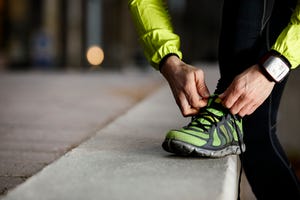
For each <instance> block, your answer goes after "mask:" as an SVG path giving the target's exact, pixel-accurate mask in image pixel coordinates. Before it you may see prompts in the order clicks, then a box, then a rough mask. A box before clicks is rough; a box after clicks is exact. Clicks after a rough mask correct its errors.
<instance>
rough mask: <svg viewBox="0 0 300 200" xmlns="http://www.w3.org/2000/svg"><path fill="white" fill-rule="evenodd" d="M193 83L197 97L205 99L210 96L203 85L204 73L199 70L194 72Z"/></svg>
mask: <svg viewBox="0 0 300 200" xmlns="http://www.w3.org/2000/svg"><path fill="white" fill-rule="evenodd" d="M195 83H196V88H197V92H198V93H199V95H200V96H201V97H202V98H204V99H207V98H208V97H209V96H210V93H209V90H208V88H207V86H206V84H205V79H204V73H203V71H202V70H200V69H198V70H197V71H196V72H195Z"/></svg>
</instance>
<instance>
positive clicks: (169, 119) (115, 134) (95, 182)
mask: <svg viewBox="0 0 300 200" xmlns="http://www.w3.org/2000/svg"><path fill="white" fill-rule="evenodd" d="M175 108H176V105H175V103H174V100H173V98H172V95H171V93H170V90H169V88H168V86H164V87H162V88H161V89H160V90H159V91H157V92H155V93H154V95H152V96H150V97H148V98H146V99H145V100H143V101H142V102H141V103H139V104H137V105H136V106H135V107H133V108H132V109H130V110H129V111H128V112H126V113H125V114H123V115H122V116H120V117H118V118H117V119H116V120H115V121H113V122H112V123H110V124H109V125H107V126H106V127H105V128H103V129H101V130H100V131H98V132H97V134H96V135H95V136H93V137H92V138H91V139H89V140H88V141H86V142H84V143H83V144H81V145H79V146H78V147H77V148H75V149H73V150H72V151H71V152H69V153H67V154H66V155H65V156H63V157H62V158H60V159H59V160H57V161H56V162H54V163H53V164H51V165H49V166H47V167H45V168H44V169H43V170H42V171H41V172H40V173H38V174H37V175H35V176H33V177H32V178H30V179H29V180H28V181H26V182H25V183H24V184H22V185H21V186H19V187H17V188H16V189H14V190H12V191H11V192H10V193H8V195H7V196H6V197H4V198H3V200H12V199H22V200H27V199H28V200H39V199H44V200H50V199H51V200H54V199H64V200H68V199H70V200H71V199H72V200H76V199H78V200H80V199H87V200H89V199H107V200H111V199H144V200H147V199H149V200H150V199H151V200H153V199H158V200H159V199H174V200H177V199H178V200H179V199H190V200H193V199H195V200H196V199H197V200H198V199H236V197H237V185H238V184H237V182H238V180H237V177H238V162H237V156H228V157H225V158H222V159H196V158H195V159H191V158H183V157H177V156H174V155H171V154H169V153H167V152H164V151H163V150H162V148H161V142H162V141H163V139H164V136H165V133H166V131H167V130H169V129H171V128H176V127H174V126H177V128H179V127H181V126H183V125H185V124H186V123H187V119H183V118H182V117H181V115H180V113H179V111H178V109H175Z"/></svg>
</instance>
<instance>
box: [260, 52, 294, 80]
mask: <svg viewBox="0 0 300 200" xmlns="http://www.w3.org/2000/svg"><path fill="white" fill-rule="evenodd" d="M264 67H265V69H266V71H267V72H268V74H270V76H271V77H272V78H273V79H274V80H275V81H276V82H280V81H281V80H282V79H283V78H284V77H285V76H286V75H287V74H288V73H289V71H290V68H289V67H288V66H287V64H286V63H285V62H284V61H283V60H282V59H281V58H279V57H275V56H270V57H269V58H268V59H267V60H266V61H265V63H264Z"/></svg>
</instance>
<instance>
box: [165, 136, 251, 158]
mask: <svg viewBox="0 0 300 200" xmlns="http://www.w3.org/2000/svg"><path fill="white" fill-rule="evenodd" d="M241 146H242V152H245V150H246V146H245V144H241ZM162 147H163V149H164V150H166V151H167V152H170V153H175V154H177V155H181V156H197V157H207V158H221V157H225V156H228V155H239V154H241V148H240V146H238V145H230V146H228V147H225V148H224V149H221V150H208V149H203V148H201V147H197V146H194V145H192V144H188V143H185V142H182V141H179V140H174V139H165V141H164V142H163V144H162Z"/></svg>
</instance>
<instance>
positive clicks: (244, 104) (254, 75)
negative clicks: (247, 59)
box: [220, 65, 275, 117]
mask: <svg viewBox="0 0 300 200" xmlns="http://www.w3.org/2000/svg"><path fill="white" fill-rule="evenodd" d="M274 85H275V82H271V81H269V80H268V79H267V78H266V77H265V76H264V75H263V74H262V72H261V71H260V69H259V66H258V65H253V66H252V67H250V68H248V69H247V70H245V71H244V72H243V73H241V74H240V75H238V76H237V77H236V78H235V79H234V80H233V82H232V83H231V85H230V86H229V87H228V88H227V90H226V91H225V92H224V93H222V94H221V95H220V98H221V99H222V102H223V105H224V106H225V107H227V108H228V109H230V111H231V113H232V114H239V115H240V116H241V117H243V116H245V115H250V114H252V113H253V112H254V111H255V110H256V109H257V108H258V107H259V106H260V105H261V104H262V103H263V102H264V101H265V100H266V99H267V97H268V96H269V95H270V93H271V92H272V90H273V87H274Z"/></svg>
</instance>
